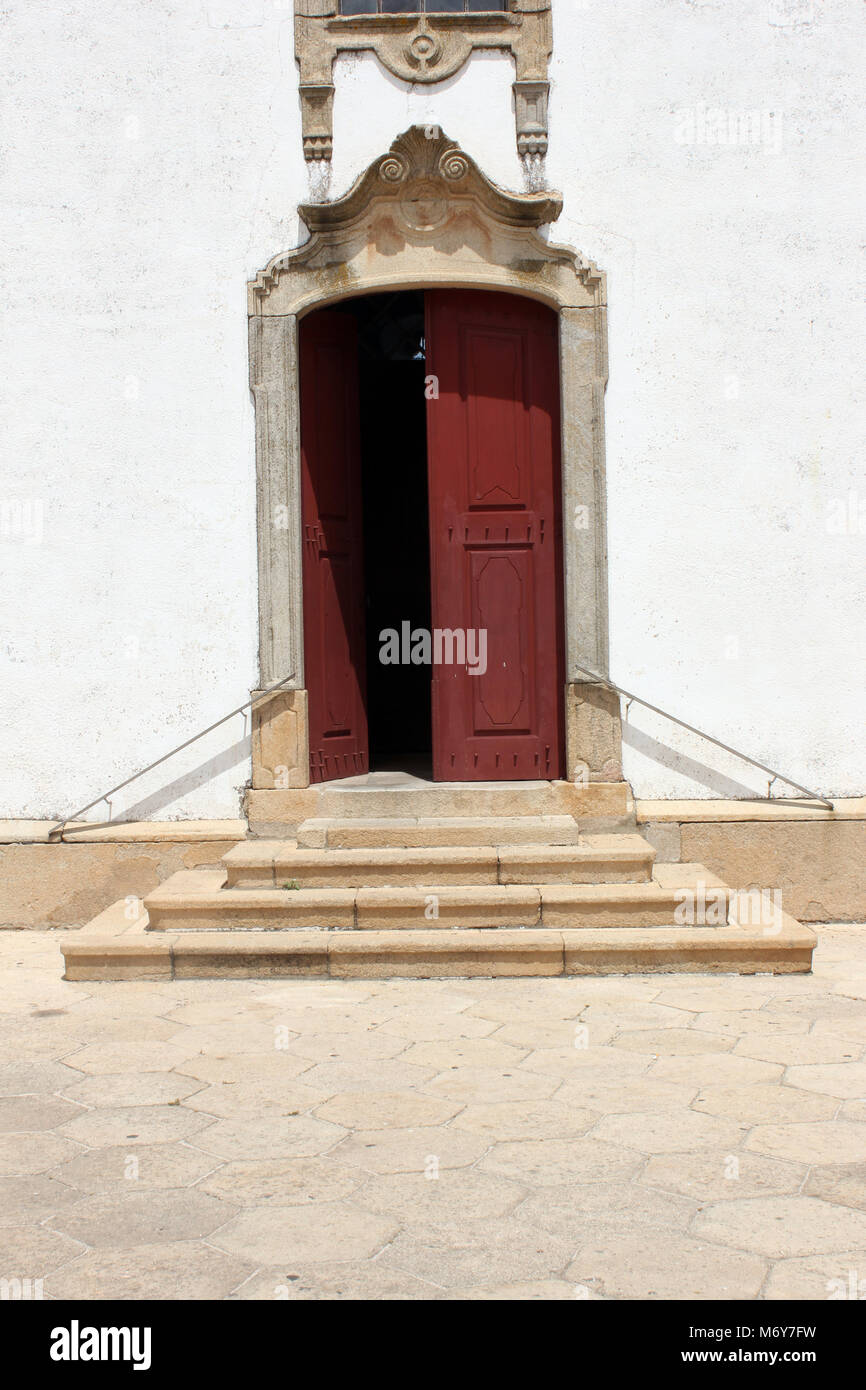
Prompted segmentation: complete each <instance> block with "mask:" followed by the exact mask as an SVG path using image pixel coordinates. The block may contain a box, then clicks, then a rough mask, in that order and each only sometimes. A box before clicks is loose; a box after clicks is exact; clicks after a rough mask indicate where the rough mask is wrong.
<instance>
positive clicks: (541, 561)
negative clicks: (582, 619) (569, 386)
mask: <svg viewBox="0 0 866 1390" xmlns="http://www.w3.org/2000/svg"><path fill="white" fill-rule="evenodd" d="M426 352H427V371H428V374H430V375H432V376H433V377H435V378H437V384H438V398H437V390H436V389H435V388H434V389H431V391H430V392H429V399H428V405H427V441H428V467H429V487H430V553H431V579H432V621H433V627H434V630H436V629H438V630H439V631H440V632H444V633H445V637H444V638H443V639H442V648H441V652H442V655H443V656H444V657H445V660H446V662H447V660H448V656H449V655H450V656H451V657H452V663H451V664H438V665H435V666H434V669H433V765H434V777H435V779H436V780H437V781H445V782H453V781H512V780H513V781H526V780H531V779H534V778H539V779H545V780H547V779H554V778H558V777H561V776H562V768H563V763H564V749H563V744H564V738H563V716H562V701H563V692H564V661H563V650H562V647H563V644H562V630H563V627H562V603H563V599H562V583H561V573H562V564H561V550H562V525H561V502H560V442H559V441H560V432H559V353H558V325H557V319H556V315H555V314H554V313H553V311H552V310H550V309H547V308H546V307H545V306H544V305H541V304H538V303H536V302H535V301H533V300H528V299H521V298H518V297H516V296H512V295H507V294H496V293H488V292H481V291H460V290H430V291H428V292H427V330H426ZM455 633H456V634H457V635H458V636H457V638H455V637H454V636H453V634H455ZM461 633H462V634H463V641H464V644H465V645H466V648H467V655H468V654H469V652H470V651H472V652H473V654H475V655H476V656H477V655H479V653H480V652H482V651H483V647H484V642H485V640H486V669H483V670H482V665H483V664H484V663H482V662H481V661H480V660H478V661H476V662H475V671H474V673H473V669H472V666H471V665H470V664H469V662H468V661H464V662H462V663H461V662H460V661H459V659H458V660H455V659H454V658H455V657H457V658H459V655H460V651H459V635H460V634H461ZM449 634H451V635H450V636H449ZM455 644H456V645H455Z"/></svg>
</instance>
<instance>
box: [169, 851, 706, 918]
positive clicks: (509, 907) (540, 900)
mask: <svg viewBox="0 0 866 1390" xmlns="http://www.w3.org/2000/svg"><path fill="white" fill-rule="evenodd" d="M676 868H677V869H678V870H680V871H682V872H683V880H682V881H683V882H684V883H686V884H688V883H689V882H690V881H691V879H692V877H693V875H694V872H695V870H699V869H700V866H695V865H682V864H680V865H677V866H676ZM704 872H706V871H704ZM225 880H226V875H225V872H224V871H223V870H206V869H196V870H186V871H182V872H180V873H176V874H174V875H172V877H171V878H170V879H168V880H167V881H166V882H165V883H163V884H162V885H160V887H159V888H157V889H156V890H155V891H154V892H153V893H151V894H150V895H149V896H148V897H147V898H146V899H145V908H146V911H147V913H148V916H149V929H150V930H151V931H207V930H213V929H214V928H217V929H222V930H237V929H246V930H249V929H253V930H268V931H279V930H286V929H300V930H304V929H308V928H325V929H329V930H344V931H345V930H351V929H356V930H358V931H367V930H385V929H391V930H403V931H411V930H422V929H423V930H428V931H430V930H444V929H449V928H456V929H479V928H483V929H486V930H497V929H501V928H536V927H552V928H561V929H562V928H564V929H573V928H582V927H605V928H626V927H641V928H643V927H656V926H670V925H673V924H674V923H675V922H676V921H677V913H678V910H679V909H680V906H681V902H682V896H681V890H680V889H678V888H677V887H676V886H673V885H670V884H666V885H664V886H663V885H662V884H660V883H657V882H650V883H622V884H611V883H602V884H541V885H531V884H525V885H520V884H497V883H490V884H486V885H479V886H459V887H455V886H449V885H439V884H431V885H429V886H426V887H386V888H372V887H367V888H335V887H327V888H309V889H303V888H302V889H283V888H227V887H225V886H224V884H225ZM719 892H720V895H721V897H720V904H721V905H720V908H719V911H718V915H719V916H720V917H721V918H722V919H724V918H725V916H726V912H727V902H728V894H729V890H726V889H720V890H719ZM705 929H706V928H705Z"/></svg>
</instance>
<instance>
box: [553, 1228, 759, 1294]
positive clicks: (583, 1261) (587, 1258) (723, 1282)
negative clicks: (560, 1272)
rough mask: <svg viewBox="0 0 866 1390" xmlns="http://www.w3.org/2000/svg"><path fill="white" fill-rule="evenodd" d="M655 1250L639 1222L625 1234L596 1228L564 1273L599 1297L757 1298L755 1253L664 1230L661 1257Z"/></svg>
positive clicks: (656, 1247)
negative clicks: (596, 1235)
mask: <svg viewBox="0 0 866 1390" xmlns="http://www.w3.org/2000/svg"><path fill="white" fill-rule="evenodd" d="M659 1254H660V1251H659V1246H658V1244H657V1242H656V1241H648V1240H647V1237H646V1231H645V1230H644V1229H642V1228H641V1227H637V1228H636V1229H635V1230H634V1231H633V1232H632V1233H631V1234H621V1233H615V1234H611V1233H610V1232H604V1231H602V1232H601V1234H600V1236H599V1237H598V1238H596V1239H594V1240H593V1239H590V1240H587V1241H586V1242H585V1243H584V1245H583V1247H582V1248H581V1250H580V1251H579V1252H578V1254H577V1256H576V1258H575V1259H574V1260H573V1262H572V1263H571V1265H570V1266H569V1268H568V1270H567V1271H566V1277H567V1278H569V1279H573V1280H574V1281H575V1282H576V1283H579V1284H587V1285H588V1286H589V1287H590V1288H591V1289H594V1290H596V1291H597V1292H598V1293H601V1294H602V1295H603V1296H604V1297H605V1298H618V1299H684V1300H689V1301H691V1300H692V1299H725V1300H727V1299H751V1298H755V1297H757V1295H758V1292H759V1291H760V1288H761V1285H762V1283H763V1281H764V1276H765V1274H766V1269H767V1266H766V1263H765V1261H764V1260H762V1259H760V1258H759V1257H758V1256H756V1255H747V1254H744V1253H742V1252H741V1251H739V1250H727V1249H724V1248H722V1247H720V1246H718V1245H711V1244H708V1243H707V1242H706V1241H700V1240H693V1239H691V1238H690V1237H689V1236H683V1235H677V1234H676V1233H675V1232H668V1233H667V1234H666V1235H665V1240H664V1259H660V1258H659Z"/></svg>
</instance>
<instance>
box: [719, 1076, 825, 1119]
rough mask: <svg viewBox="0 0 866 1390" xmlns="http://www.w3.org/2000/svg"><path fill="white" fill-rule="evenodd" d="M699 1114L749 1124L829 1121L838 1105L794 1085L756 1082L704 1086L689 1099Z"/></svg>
mask: <svg viewBox="0 0 866 1390" xmlns="http://www.w3.org/2000/svg"><path fill="white" fill-rule="evenodd" d="M692 1105H693V1107H694V1109H695V1110H697V1111H699V1112H700V1113H701V1114H702V1115H726V1116H727V1117H728V1118H729V1119H731V1120H741V1121H743V1122H748V1123H749V1124H755V1125H758V1124H772V1123H773V1121H777V1122H778V1123H780V1124H781V1123H785V1122H794V1121H796V1120H832V1118H833V1116H834V1115H835V1113H836V1110H837V1104H836V1102H835V1101H834V1100H832V1099H831V1098H830V1097H829V1096H816V1095H812V1094H811V1093H810V1092H809V1091H798V1090H797V1089H796V1088H795V1087H794V1086H793V1085H791V1086H786V1085H783V1084H781V1083H776V1084H773V1083H772V1082H771V1083H769V1084H768V1083H765V1082H760V1081H759V1082H756V1083H755V1084H754V1085H753V1086H706V1087H704V1089H703V1090H702V1091H701V1092H700V1093H699V1094H698V1095H697V1096H695V1099H694V1100H693V1101H692Z"/></svg>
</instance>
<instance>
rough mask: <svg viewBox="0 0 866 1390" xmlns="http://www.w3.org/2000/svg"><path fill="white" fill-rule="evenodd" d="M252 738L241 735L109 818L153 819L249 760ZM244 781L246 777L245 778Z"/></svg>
mask: <svg viewBox="0 0 866 1390" xmlns="http://www.w3.org/2000/svg"><path fill="white" fill-rule="evenodd" d="M250 749H251V740H250V737H249V735H247V736H246V737H245V738H242V739H240V740H239V742H237V743H233V744H232V746H231V748H226V749H225V750H224V751H223V752H222V753H217V754H216V756H215V757H213V758H208V760H207V762H205V763H200V764H199V766H198V767H194V768H191V769H190V771H189V772H185V773H184V774H183V776H182V777H178V778H177V779H176V780H175V781H174V782H167V783H166V784H165V786H162V787H159V788H158V790H157V791H155V792H151V793H150V795H149V796H146V797H143V798H142V800H141V801H136V802H135V803H134V805H132V806H127V807H126V808H125V809H124V811H123V812H122V813H121V814H120V815H119V816H117V817H112V820H113V821H118V820H124V821H134V820H153V819H154V818H155V816H156V814H157V812H159V811H163V810H165V808H166V806H171V805H172V803H173V802H175V801H180V800H182V798H183V797H185V796H189V795H190V793H191V792H194V791H197V790H198V789H199V787H203V786H204V785H205V784H206V783H207V782H212V781H213V779H214V778H215V777H220V776H221V775H222V774H223V773H225V772H230V771H231V770H232V768H234V767H237V766H238V765H239V764H240V763H247V764H248V763H249V761H250ZM244 780H246V779H244Z"/></svg>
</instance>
